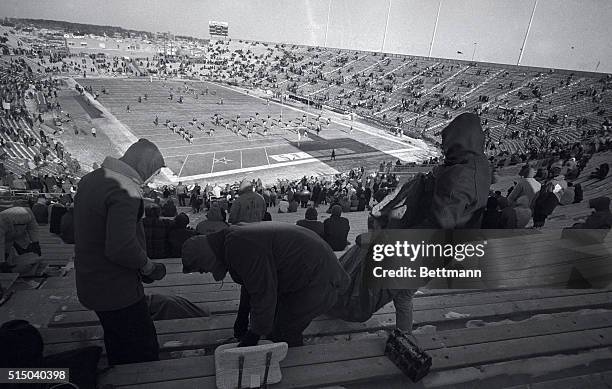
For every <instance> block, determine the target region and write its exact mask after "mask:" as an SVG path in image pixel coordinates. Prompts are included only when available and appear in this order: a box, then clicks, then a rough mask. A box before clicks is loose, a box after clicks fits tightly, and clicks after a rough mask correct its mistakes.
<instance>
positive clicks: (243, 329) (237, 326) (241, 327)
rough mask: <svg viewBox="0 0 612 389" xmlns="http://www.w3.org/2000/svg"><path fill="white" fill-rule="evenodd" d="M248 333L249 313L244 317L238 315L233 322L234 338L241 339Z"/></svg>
mask: <svg viewBox="0 0 612 389" xmlns="http://www.w3.org/2000/svg"><path fill="white" fill-rule="evenodd" d="M248 331H249V313H248V312H247V314H246V315H244V314H241V313H240V312H239V313H238V316H236V321H235V322H234V338H236V339H242V337H243V336H245V335H246V333H247V332H248Z"/></svg>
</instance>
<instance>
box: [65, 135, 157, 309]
mask: <svg viewBox="0 0 612 389" xmlns="http://www.w3.org/2000/svg"><path fill="white" fill-rule="evenodd" d="M163 164H164V161H163V157H162V155H161V153H160V152H159V150H158V149H157V147H155V145H153V144H152V143H150V142H148V141H143V140H140V141H139V142H137V143H135V144H133V145H132V146H130V148H129V149H128V151H127V152H126V154H125V155H124V156H123V157H122V158H121V159H115V158H110V157H108V158H106V159H105V160H104V162H103V163H102V167H101V168H100V169H96V170H94V171H93V172H91V173H89V174H87V175H86V176H84V177H83V178H82V179H81V181H80V182H79V190H78V192H77V194H76V196H75V201H74V238H75V255H76V257H75V261H74V265H75V273H76V287H77V294H78V297H79V301H80V302H81V303H82V304H83V305H84V306H85V307H86V308H89V309H92V310H96V311H109V310H117V309H121V308H125V307H127V306H129V305H132V304H134V303H136V302H138V301H139V300H140V299H142V297H143V296H144V293H143V287H142V283H141V277H140V269H141V268H142V267H143V266H144V265H145V263H146V262H147V252H146V239H145V234H144V229H143V227H142V220H141V219H142V216H143V213H144V205H143V200H142V192H141V189H140V186H141V185H142V183H143V181H144V180H146V179H148V178H149V177H150V176H151V175H152V174H153V173H154V172H155V171H156V170H157V169H159V168H160V167H162V166H163Z"/></svg>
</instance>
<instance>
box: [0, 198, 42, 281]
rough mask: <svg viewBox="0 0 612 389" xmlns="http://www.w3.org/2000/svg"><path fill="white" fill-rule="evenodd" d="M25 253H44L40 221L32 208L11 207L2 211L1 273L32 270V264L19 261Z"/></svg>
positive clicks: (0, 218) (0, 239) (0, 227)
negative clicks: (39, 233) (24, 264)
mask: <svg viewBox="0 0 612 389" xmlns="http://www.w3.org/2000/svg"><path fill="white" fill-rule="evenodd" d="M25 253H36V254H38V256H39V257H40V256H41V255H42V253H41V249H40V244H39V239H38V223H36V218H35V217H34V214H33V213H32V210H30V208H27V207H11V208H9V209H6V210H4V211H2V212H0V255H2V257H0V273H8V272H11V271H13V270H15V271H17V272H23V273H26V272H27V271H28V270H31V269H32V265H27V266H25V267H24V266H21V264H20V263H19V257H20V256H21V255H22V254H25ZM35 265H37V264H35Z"/></svg>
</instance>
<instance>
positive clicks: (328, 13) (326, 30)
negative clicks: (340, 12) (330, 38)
mask: <svg viewBox="0 0 612 389" xmlns="http://www.w3.org/2000/svg"><path fill="white" fill-rule="evenodd" d="M331 3H332V0H329V3H328V5H327V24H326V25H325V44H324V45H323V47H327V33H328V32H329V15H330V14H331Z"/></svg>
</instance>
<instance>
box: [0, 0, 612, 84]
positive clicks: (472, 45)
mask: <svg viewBox="0 0 612 389" xmlns="http://www.w3.org/2000/svg"><path fill="white" fill-rule="evenodd" d="M536 1H537V7H536V10H535V13H534V17H533V22H532V25H531V29H530V31H529V35H528V39H527V41H526V46H525V48H524V52H523V57H522V60H521V65H526V66H541V67H554V68H564V69H576V70H585V71H595V70H596V69H597V71H600V72H611V73H612V40H611V39H610V37H611V36H612V23H610V20H612V1H611V0H216V1H212V0H172V1H170V0H52V1H51V0H1V1H0V16H3V17H4V16H8V17H26V18H35V19H55V20H65V21H71V22H79V23H91V24H105V25H114V26H120V27H124V28H132V29H138V30H146V31H152V32H153V31H171V32H173V33H175V34H180V35H191V36H195V37H201V38H207V37H209V35H208V21H209V20H216V21H223V22H228V23H229V25H230V26H229V34H230V37H231V38H235V39H251V40H262V41H269V42H285V43H299V44H306V45H317V46H325V45H327V46H328V47H338V48H349V49H356V50H370V51H381V50H382V51H385V52H391V53H400V54H410V55H421V56H428V55H429V49H430V45H431V42H432V36H433V32H434V26H435V24H436V15H437V13H438V8H439V10H440V13H439V18H438V24H437V28H436V33H435V40H434V42H433V46H432V51H431V55H432V56H434V57H442V58H454V59H464V60H471V59H472V56H473V58H474V60H477V61H484V62H497V63H506V64H514V65H515V64H517V61H518V58H519V55H520V51H521V46H522V44H523V40H524V38H525V34H526V31H527V26H528V25H529V19H530V15H531V13H532V10H533V7H534V4H535V2H536ZM387 16H388V18H387ZM328 20H329V23H328ZM385 31H386V34H385ZM458 52H461V53H458Z"/></svg>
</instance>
